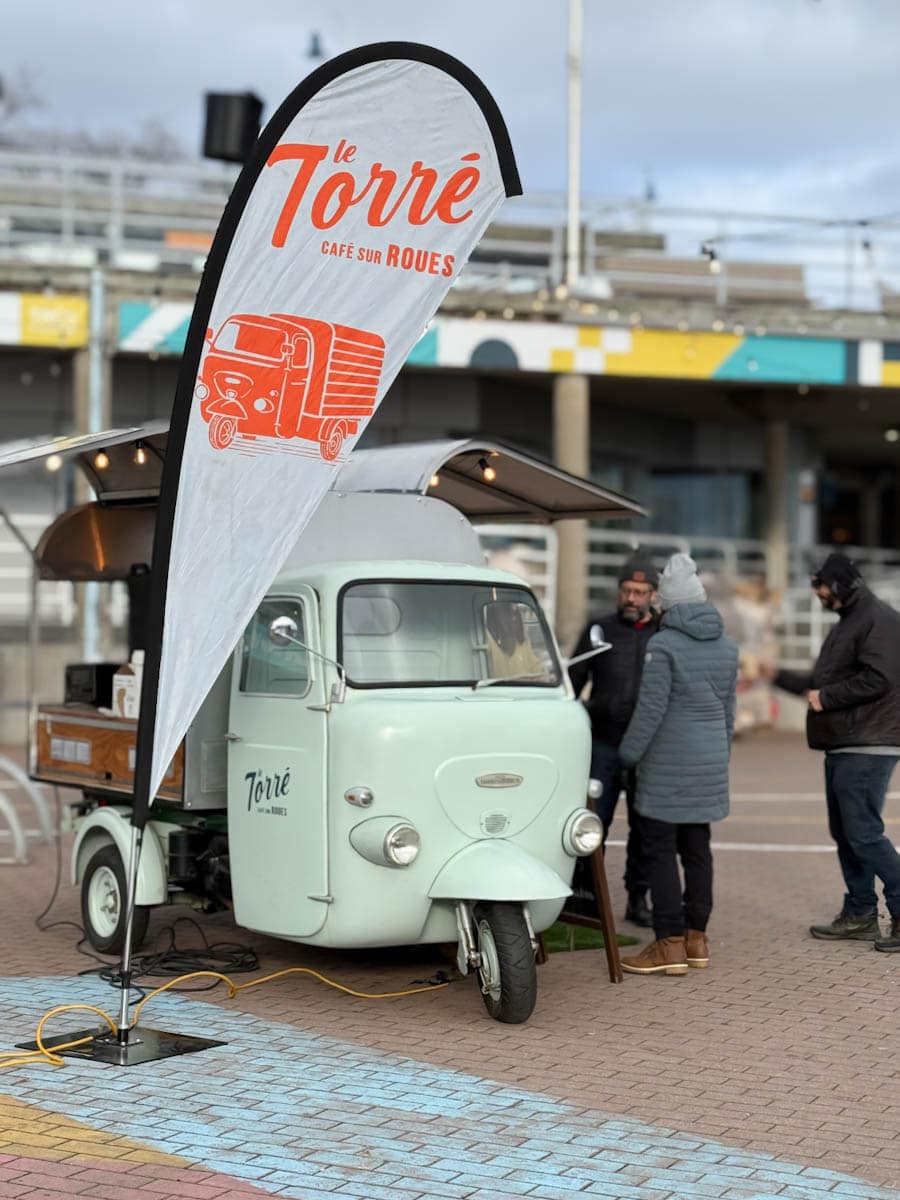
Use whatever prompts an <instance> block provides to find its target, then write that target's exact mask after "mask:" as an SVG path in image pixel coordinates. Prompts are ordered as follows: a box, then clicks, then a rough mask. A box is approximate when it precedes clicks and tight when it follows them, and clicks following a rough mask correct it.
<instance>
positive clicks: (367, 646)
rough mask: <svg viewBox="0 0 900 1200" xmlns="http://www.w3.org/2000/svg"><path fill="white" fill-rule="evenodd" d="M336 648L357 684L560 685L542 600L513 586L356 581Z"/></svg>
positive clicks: (345, 597) (346, 598)
mask: <svg viewBox="0 0 900 1200" xmlns="http://www.w3.org/2000/svg"><path fill="white" fill-rule="evenodd" d="M339 645H340V649H339V653H338V657H339V658H340V660H341V662H342V663H343V664H344V668H345V670H346V672H347V679H348V682H349V683H350V684H351V686H355V687H404V686H406V687H422V686H426V687H439V686H448V685H461V684H468V685H469V686H473V685H475V684H477V683H478V682H479V681H488V680H498V681H499V680H503V681H507V680H508V681H509V683H510V686H520V687H558V686H559V683H560V678H561V676H560V668H559V662H558V661H557V658H556V652H555V650H554V647H553V642H552V640H551V638H550V634H549V631H548V629H547V626H546V622H545V620H544V617H543V614H542V613H541V611H540V609H539V607H538V603H537V600H536V599H535V598H534V596H533V595H532V594H531V592H529V591H528V589H527V588H525V587H516V586H514V585H513V586H502V587H495V586H493V585H491V584H486V583H456V582H449V581H448V582H441V583H437V582H431V581H426V580H423V581H422V582H411V581H409V580H402V581H394V580H378V581H370V582H360V583H354V584H351V585H350V586H349V587H347V588H345V589H344V591H343V593H342V596H341V600H340V620H339Z"/></svg>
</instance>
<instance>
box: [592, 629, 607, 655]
mask: <svg viewBox="0 0 900 1200" xmlns="http://www.w3.org/2000/svg"><path fill="white" fill-rule="evenodd" d="M588 638H589V639H590V643H591V646H592V647H593V648H594V650H596V649H597V647H598V646H602V645H603V643H604V642H605V641H606V639H605V638H604V636H603V626H602V625H592V626H591V628H590V630H589V631H588Z"/></svg>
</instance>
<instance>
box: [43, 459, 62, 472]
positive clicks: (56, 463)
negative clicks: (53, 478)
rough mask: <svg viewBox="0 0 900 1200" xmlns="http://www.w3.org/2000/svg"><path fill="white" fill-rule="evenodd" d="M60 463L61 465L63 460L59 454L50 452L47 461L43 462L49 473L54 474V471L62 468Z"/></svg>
mask: <svg viewBox="0 0 900 1200" xmlns="http://www.w3.org/2000/svg"><path fill="white" fill-rule="evenodd" d="M62 465H63V460H62V455H61V454H51V455H50V457H49V458H48V459H47V461H46V462H45V463H44V466H45V467H46V468H47V470H48V471H49V472H50V473H51V474H54V473H55V472H56V471H59V470H60V469H61V468H62Z"/></svg>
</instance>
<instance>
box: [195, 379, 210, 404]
mask: <svg viewBox="0 0 900 1200" xmlns="http://www.w3.org/2000/svg"><path fill="white" fill-rule="evenodd" d="M208 395H209V388H208V387H207V386H206V384H205V383H203V382H202V381H201V382H200V383H198V384H197V386H196V387H195V388H194V396H195V398H196V399H197V400H205V399H206V397H207V396H208Z"/></svg>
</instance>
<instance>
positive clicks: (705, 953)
mask: <svg viewBox="0 0 900 1200" xmlns="http://www.w3.org/2000/svg"><path fill="white" fill-rule="evenodd" d="M684 950H685V954H687V962H688V966H689V967H708V966H709V942H707V940H706V934H705V933H701V931H700V930H699V929H688V930H687V931H686V932H685V935H684Z"/></svg>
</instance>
